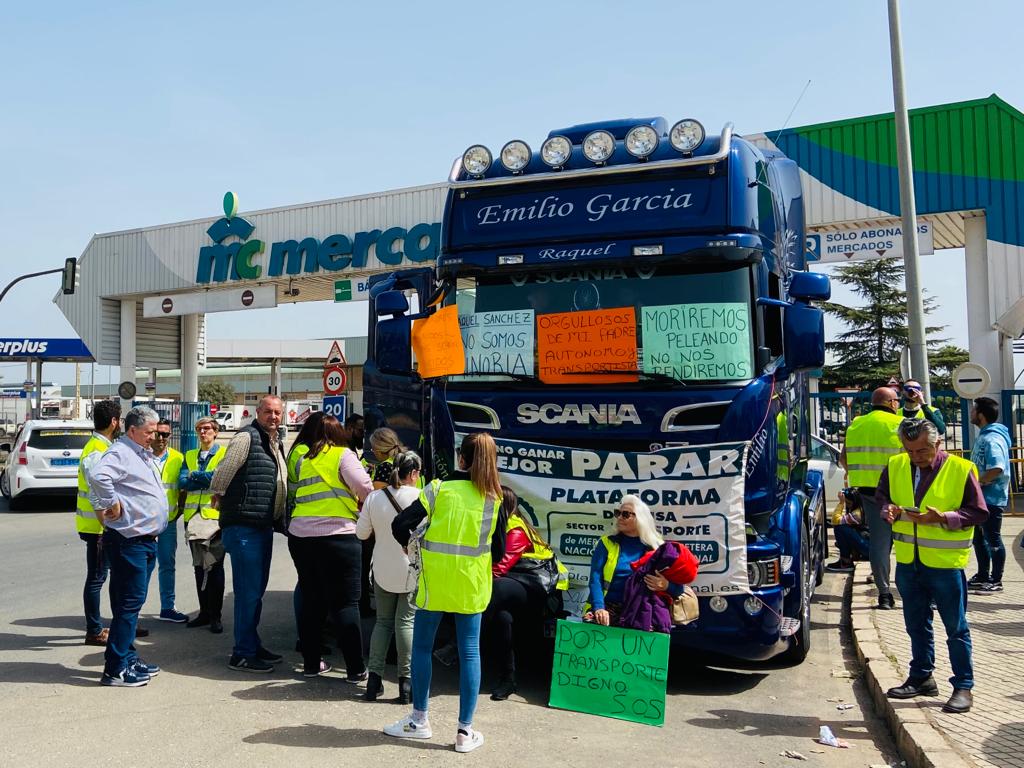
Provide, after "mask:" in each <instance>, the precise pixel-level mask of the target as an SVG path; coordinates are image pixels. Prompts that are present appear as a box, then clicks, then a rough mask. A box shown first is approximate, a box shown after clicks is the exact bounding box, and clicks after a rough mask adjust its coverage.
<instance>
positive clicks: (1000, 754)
mask: <svg viewBox="0 0 1024 768" xmlns="http://www.w3.org/2000/svg"><path fill="white" fill-rule="evenodd" d="M1021 744H1024V723H1021V722H1016V723H1000V725H999V726H998V727H997V728H996V731H995V733H993V734H992V735H991V736H989V737H988V738H986V739H985V741H984V742H983V743H982V745H981V754H980V755H978V757H982V758H984V759H985V760H987V761H988V762H990V763H992V765H1017V764H1019V763H1018V762H1017V761H1019V760H1020V745H1021Z"/></svg>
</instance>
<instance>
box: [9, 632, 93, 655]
mask: <svg viewBox="0 0 1024 768" xmlns="http://www.w3.org/2000/svg"><path fill="white" fill-rule="evenodd" d="M81 642H82V637H81V636H79V635H19V634H16V633H13V632H0V651H49V650H53V649H54V648H61V647H67V646H71V645H80V644H81Z"/></svg>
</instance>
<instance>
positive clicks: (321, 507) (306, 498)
mask: <svg viewBox="0 0 1024 768" xmlns="http://www.w3.org/2000/svg"><path fill="white" fill-rule="evenodd" d="M348 450H349V449H348V448H345V447H343V446H340V445H332V446H331V447H330V448H328V449H327V450H325V451H321V452H320V453H318V454H317V455H316V456H314V457H313V458H309V455H308V451H307V452H306V453H302V454H299V455H298V456H297V457H296V459H295V463H294V465H293V467H292V469H293V470H294V473H295V478H296V482H295V510H294V511H293V512H292V517H293V518H294V517H344V518H348V519H350V520H357V519H358V518H359V500H358V499H357V498H356V495H355V493H353V492H352V489H351V488H349V487H348V486H347V485H346V484H345V483H344V481H342V479H341V478H340V477H339V476H338V467H339V466H340V465H341V459H342V457H343V456H344V455H345V452H346V451H348Z"/></svg>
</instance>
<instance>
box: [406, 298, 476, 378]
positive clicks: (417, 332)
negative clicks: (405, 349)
mask: <svg viewBox="0 0 1024 768" xmlns="http://www.w3.org/2000/svg"><path fill="white" fill-rule="evenodd" d="M412 351H413V352H414V353H415V355H416V360H417V362H418V363H419V369H418V370H419V374H420V376H422V377H423V378H424V379H433V378H437V377H438V376H452V375H454V374H457V373H465V372H466V350H465V347H463V346H462V330H461V329H460V328H459V310H458V308H457V307H456V306H455V305H454V304H451V305H449V306H447V307H445V308H443V309H439V310H437V312H435V313H434V314H432V315H431V316H430V317H427V318H424V319H422V320H417V321H415V322H414V323H413V325H412Z"/></svg>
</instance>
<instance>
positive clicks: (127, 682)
mask: <svg viewBox="0 0 1024 768" xmlns="http://www.w3.org/2000/svg"><path fill="white" fill-rule="evenodd" d="M147 683H149V675H147V674H146V673H144V672H138V671H136V670H135V668H134V667H130V666H128V667H125V668H124V669H122V670H121V671H120V672H118V673H117V674H116V675H108V674H107V673H106V672H104V673H103V677H102V678H100V685H106V686H111V687H113V688H141V687H142V686H143V685H146V684H147Z"/></svg>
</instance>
